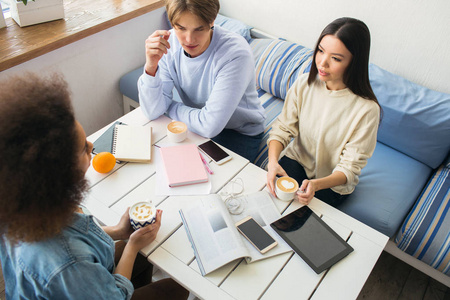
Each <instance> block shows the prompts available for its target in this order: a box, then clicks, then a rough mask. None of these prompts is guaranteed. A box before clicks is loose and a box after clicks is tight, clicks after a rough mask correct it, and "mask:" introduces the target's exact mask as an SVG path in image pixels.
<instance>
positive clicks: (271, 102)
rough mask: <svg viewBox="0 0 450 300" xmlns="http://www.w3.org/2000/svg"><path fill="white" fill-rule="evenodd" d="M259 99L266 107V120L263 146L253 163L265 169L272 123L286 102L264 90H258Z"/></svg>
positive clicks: (260, 147)
mask: <svg viewBox="0 0 450 300" xmlns="http://www.w3.org/2000/svg"><path fill="white" fill-rule="evenodd" d="M258 98H259V100H260V102H261V105H262V106H263V107H264V112H265V115H266V120H265V122H264V135H263V138H262V141H261V144H260V145H259V149H258V154H257V156H256V159H255V161H254V162H253V163H254V164H255V165H257V166H259V167H261V168H263V169H265V168H266V166H267V163H268V162H269V160H268V157H267V156H268V147H267V140H268V139H269V133H270V130H271V129H272V123H273V122H274V121H275V119H276V118H277V116H278V115H279V114H280V112H281V110H282V109H283V105H284V101H283V100H282V99H280V98H277V97H275V96H273V95H271V94H269V93H266V92H265V91H264V90H262V89H258Z"/></svg>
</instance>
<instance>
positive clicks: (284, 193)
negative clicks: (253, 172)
mask: <svg viewBox="0 0 450 300" xmlns="http://www.w3.org/2000/svg"><path fill="white" fill-rule="evenodd" d="M297 191H298V182H297V181H296V180H295V179H294V178H291V177H288V176H284V177H280V178H278V179H277V181H276V183H275V193H276V194H277V197H278V199H280V200H283V201H290V200H292V199H294V196H295V193H296V192H297Z"/></svg>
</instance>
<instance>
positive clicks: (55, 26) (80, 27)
mask: <svg viewBox="0 0 450 300" xmlns="http://www.w3.org/2000/svg"><path fill="white" fill-rule="evenodd" d="M162 6H164V1H163V0H95V1H92V0H64V12H65V18H64V19H62V20H57V21H51V22H48V23H42V24H37V25H32V26H28V27H23V28H21V27H19V26H18V25H17V24H16V23H15V22H14V20H12V19H11V18H8V19H7V20H6V25H7V26H6V27H5V28H2V29H0V71H3V70H6V69H8V68H11V67H13V66H16V65H19V64H21V63H24V62H26V61H28V60H30V59H33V58H36V57H38V56H40V55H43V54H45V53H48V52H50V51H53V50H55V49H58V48H61V47H63V46H66V45H68V44H70V43H73V42H75V41H78V40H80V39H83V38H85V37H87V36H90V35H92V34H95V33H97V32H100V31H102V30H105V29H108V28H110V27H112V26H115V25H118V24H120V23H122V22H125V21H128V20H130V19H133V18H136V17H138V16H141V15H143V14H146V13H148V12H151V11H153V10H155V9H158V8H160V7H162Z"/></svg>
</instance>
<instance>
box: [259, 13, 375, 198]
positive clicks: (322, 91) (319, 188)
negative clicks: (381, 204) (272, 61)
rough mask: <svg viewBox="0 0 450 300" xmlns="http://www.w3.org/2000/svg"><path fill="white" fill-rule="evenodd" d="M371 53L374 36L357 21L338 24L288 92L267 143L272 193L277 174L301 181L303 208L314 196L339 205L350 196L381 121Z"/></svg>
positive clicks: (321, 40)
mask: <svg viewBox="0 0 450 300" xmlns="http://www.w3.org/2000/svg"><path fill="white" fill-rule="evenodd" d="M369 52H370V32H369V29H368V28H367V26H366V25H365V24H364V23H363V22H361V21H359V20H356V19H352V18H340V19H337V20H335V21H333V22H332V23H330V24H329V25H328V26H327V27H326V28H325V29H324V30H323V31H322V34H321V35H320V37H319V39H318V42H317V45H316V48H315V50H314V63H313V64H312V66H311V71H310V73H309V75H308V74H303V75H302V76H300V77H299V78H298V79H297V81H296V82H295V83H294V84H293V86H292V87H291V88H290V90H289V92H288V94H287V96H286V100H285V104H284V108H283V111H282V112H281V114H280V115H279V117H278V119H277V120H276V122H274V124H273V127H272V131H271V134H270V138H269V140H268V144H269V164H268V174H267V184H268V187H269V189H270V191H271V192H272V194H274V195H275V193H274V185H275V183H274V182H275V178H276V176H277V175H280V176H290V177H292V178H294V179H296V180H297V181H298V182H299V185H300V188H299V191H298V192H297V194H296V198H297V199H298V200H299V201H300V203H302V204H305V205H307V204H308V203H309V202H310V201H311V199H312V198H313V197H314V196H316V197H317V198H319V199H321V200H322V201H325V202H327V203H329V204H331V205H333V206H336V205H338V204H339V203H341V202H342V201H343V200H344V199H345V198H346V196H347V195H349V194H351V193H352V192H353V190H354V189H355V186H356V185H357V184H358V181H359V179H358V178H359V175H360V174H361V169H362V168H364V166H365V165H366V164H367V159H368V158H369V157H370V156H371V155H372V153H373V151H374V149H375V145H376V138H377V130H378V124H379V122H380V106H379V104H378V101H377V99H376V97H375V95H374V93H373V91H372V88H371V86H370V82H369V75H368V63H369ZM292 138H293V139H294V140H293V141H292V142H291V140H292ZM285 148H286V149H285ZM284 149H285V150H286V151H285V156H283V157H282V158H281V159H280V160H279V156H280V154H281V152H282V151H283V150H284Z"/></svg>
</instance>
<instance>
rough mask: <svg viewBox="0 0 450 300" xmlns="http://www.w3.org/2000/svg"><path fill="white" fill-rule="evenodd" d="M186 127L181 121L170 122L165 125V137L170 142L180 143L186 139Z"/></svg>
mask: <svg viewBox="0 0 450 300" xmlns="http://www.w3.org/2000/svg"><path fill="white" fill-rule="evenodd" d="M187 131H188V130H187V126H186V124H184V123H183V122H181V121H172V122H170V123H169V125H167V136H168V137H169V139H170V140H171V141H172V142H175V143H180V142H182V141H184V139H186V137H187Z"/></svg>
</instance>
